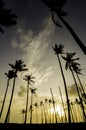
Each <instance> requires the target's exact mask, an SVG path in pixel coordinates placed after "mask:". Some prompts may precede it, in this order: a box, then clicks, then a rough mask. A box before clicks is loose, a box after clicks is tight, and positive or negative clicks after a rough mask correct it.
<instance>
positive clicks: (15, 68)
mask: <svg viewBox="0 0 86 130" xmlns="http://www.w3.org/2000/svg"><path fill="white" fill-rule="evenodd" d="M9 66H11V68H12V69H13V71H14V73H15V74H14V80H13V87H12V93H11V98H10V102H9V106H8V110H7V114H6V118H5V122H4V123H7V120H8V116H9V113H10V108H11V104H12V100H13V95H14V89H15V81H16V78H17V73H18V72H22V71H26V70H27V68H26V65H25V64H24V62H23V61H22V60H16V62H15V65H13V64H9Z"/></svg>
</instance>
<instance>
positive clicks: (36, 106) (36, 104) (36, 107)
mask: <svg viewBox="0 0 86 130" xmlns="http://www.w3.org/2000/svg"><path fill="white" fill-rule="evenodd" d="M34 106H35V111H36V123H38V113H37V109H38V103H37V102H36V103H35V104H34Z"/></svg>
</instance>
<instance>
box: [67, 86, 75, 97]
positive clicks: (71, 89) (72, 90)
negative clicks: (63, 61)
mask: <svg viewBox="0 0 86 130" xmlns="http://www.w3.org/2000/svg"><path fill="white" fill-rule="evenodd" d="M68 94H69V96H70V97H76V96H77V90H76V86H75V84H72V85H71V86H68Z"/></svg>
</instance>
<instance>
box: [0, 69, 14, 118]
mask: <svg viewBox="0 0 86 130" xmlns="http://www.w3.org/2000/svg"><path fill="white" fill-rule="evenodd" d="M14 74H15V73H14V71H13V70H9V71H8V73H5V75H6V76H7V77H8V80H7V87H6V90H5V94H4V99H3V102H2V107H1V111H0V118H1V115H2V112H3V108H4V104H5V100H6V96H7V91H8V87H9V82H10V80H11V79H12V78H13V77H14Z"/></svg>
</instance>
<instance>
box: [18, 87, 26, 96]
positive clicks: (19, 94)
mask: <svg viewBox="0 0 86 130" xmlns="http://www.w3.org/2000/svg"><path fill="white" fill-rule="evenodd" d="M25 94H26V89H25V87H24V86H20V91H19V92H18V96H20V97H23V96H24V95H25Z"/></svg>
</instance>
